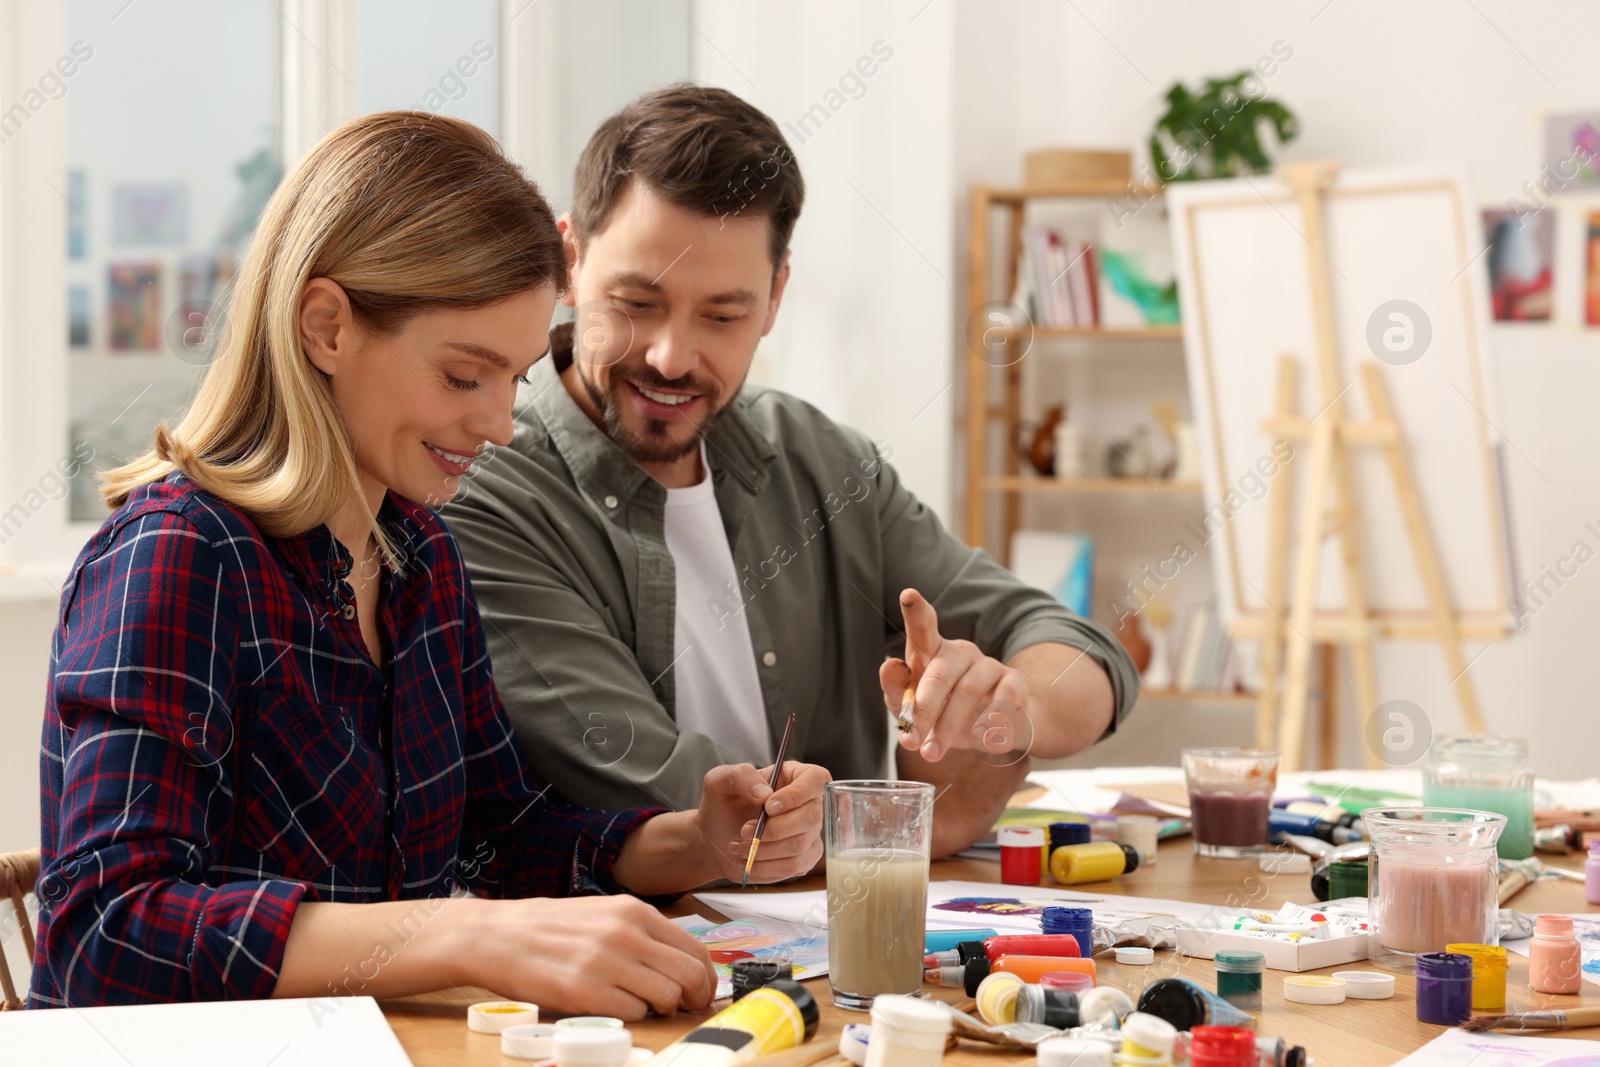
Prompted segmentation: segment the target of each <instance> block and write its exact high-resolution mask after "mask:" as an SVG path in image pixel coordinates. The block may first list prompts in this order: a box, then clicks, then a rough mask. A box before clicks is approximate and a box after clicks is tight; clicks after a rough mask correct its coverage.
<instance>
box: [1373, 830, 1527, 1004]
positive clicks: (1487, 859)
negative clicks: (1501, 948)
mask: <svg viewBox="0 0 1600 1067" xmlns="http://www.w3.org/2000/svg"><path fill="white" fill-rule="evenodd" d="M1361 822H1362V824H1363V825H1365V826H1366V828H1367V834H1368V836H1369V837H1370V838H1371V839H1372V858H1371V861H1370V872H1371V873H1370V879H1371V884H1370V889H1369V891H1368V895H1369V898H1370V904H1369V907H1370V921H1371V925H1372V939H1373V945H1372V962H1374V963H1376V964H1378V965H1379V966H1381V967H1385V968H1388V969H1390V970H1398V971H1406V972H1409V971H1411V970H1412V968H1413V967H1414V966H1415V958H1416V956H1417V954H1418V953H1421V952H1444V951H1445V950H1446V946H1448V945H1451V944H1455V943H1458V942H1460V943H1468V944H1477V945H1497V944H1499V943H1500V923H1499V906H1500V905H1499V899H1498V886H1499V873H1500V870H1499V856H1498V853H1497V851H1496V844H1497V842H1498V841H1499V839H1500V834H1501V832H1502V831H1503V830H1504V829H1505V826H1506V817H1505V816H1504V815H1500V814H1498V813H1496V812H1491V811H1474V810H1472V809H1469V808H1422V807H1418V808H1368V809H1367V810H1366V811H1363V812H1362V813H1361Z"/></svg>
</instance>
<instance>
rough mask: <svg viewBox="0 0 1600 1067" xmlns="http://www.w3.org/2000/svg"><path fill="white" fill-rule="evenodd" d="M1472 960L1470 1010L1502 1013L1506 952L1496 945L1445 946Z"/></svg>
mask: <svg viewBox="0 0 1600 1067" xmlns="http://www.w3.org/2000/svg"><path fill="white" fill-rule="evenodd" d="M1444 950H1445V951H1446V952H1459V953H1460V954H1461V955H1463V956H1466V957H1468V958H1469V959H1471V960H1472V1010H1473V1011H1504V1010H1505V1007H1506V950H1505V949H1503V948H1501V947H1500V946H1498V945H1446V946H1445V949H1444Z"/></svg>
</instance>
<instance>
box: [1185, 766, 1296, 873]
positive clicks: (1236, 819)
mask: <svg viewBox="0 0 1600 1067" xmlns="http://www.w3.org/2000/svg"><path fill="white" fill-rule="evenodd" d="M1183 778H1184V781H1185V783H1186V784H1187V785H1188V787H1189V818H1190V821H1191V822H1192V823H1193V836H1194V850H1195V852H1196V853H1197V854H1199V855H1201V856H1218V857H1222V858H1224V859H1234V858H1238V857H1240V856H1251V855H1255V854H1256V853H1258V852H1263V851H1265V850H1266V847H1267V815H1268V813H1269V812H1270V811H1271V810H1272V791H1273V790H1274V789H1276V788H1277V785H1278V753H1276V752H1271V751H1268V750H1266V749H1260V748H1186V749H1184V750H1183Z"/></svg>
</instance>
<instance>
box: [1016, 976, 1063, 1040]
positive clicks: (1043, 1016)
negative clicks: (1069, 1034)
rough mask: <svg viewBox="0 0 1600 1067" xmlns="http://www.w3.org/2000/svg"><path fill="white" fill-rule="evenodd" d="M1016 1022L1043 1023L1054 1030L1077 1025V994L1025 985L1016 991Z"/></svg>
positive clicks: (1040, 986)
mask: <svg viewBox="0 0 1600 1067" xmlns="http://www.w3.org/2000/svg"><path fill="white" fill-rule="evenodd" d="M1016 1014H1017V1022H1019V1023H1043V1024H1044V1025H1045V1026H1048V1027H1051V1028H1052V1029H1055V1030H1071V1029H1072V1028H1073V1027H1074V1026H1077V1025H1078V994H1076V993H1069V992H1068V991H1067V990H1065V989H1046V988H1045V987H1044V986H1042V985H1025V986H1023V987H1022V988H1021V989H1019V990H1017V1003H1016Z"/></svg>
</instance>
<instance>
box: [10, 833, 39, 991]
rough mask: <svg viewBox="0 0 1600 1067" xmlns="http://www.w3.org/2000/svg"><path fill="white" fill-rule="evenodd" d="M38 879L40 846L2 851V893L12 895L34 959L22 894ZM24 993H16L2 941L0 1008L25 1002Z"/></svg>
mask: <svg viewBox="0 0 1600 1067" xmlns="http://www.w3.org/2000/svg"><path fill="white" fill-rule="evenodd" d="M38 880H39V850H38V849H36V848H33V849H29V850H27V851H26V852H5V853H0V897H10V898H11V906H12V908H14V909H15V910H16V913H17V927H18V929H20V930H21V931H22V947H23V949H24V951H26V952H27V954H28V960H29V962H30V963H31V962H32V961H33V923H32V922H31V921H30V920H29V919H28V908H27V905H26V904H24V902H23V897H24V896H26V895H27V894H29V893H31V892H33V887H34V883H36V882H38ZM25 996H26V990H24V996H23V997H19V996H17V990H16V987H15V983H13V981H12V979H11V965H10V963H8V962H7V960H6V953H5V945H4V944H3V943H0V1011H17V1010H19V1009H21V1008H22V1007H23V1006H24V1005H25V1003H26V1000H25Z"/></svg>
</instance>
